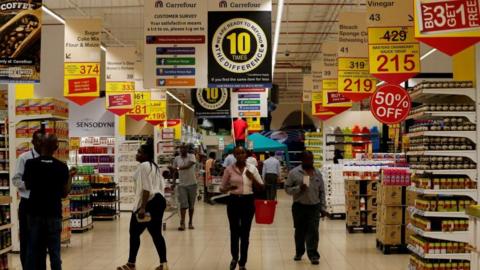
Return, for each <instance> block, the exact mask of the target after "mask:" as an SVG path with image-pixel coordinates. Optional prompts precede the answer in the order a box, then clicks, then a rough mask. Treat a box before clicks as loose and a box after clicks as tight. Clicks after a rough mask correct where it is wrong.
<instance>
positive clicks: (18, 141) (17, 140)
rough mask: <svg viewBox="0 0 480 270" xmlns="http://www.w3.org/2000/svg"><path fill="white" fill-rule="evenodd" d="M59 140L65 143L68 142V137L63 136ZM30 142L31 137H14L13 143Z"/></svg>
mask: <svg viewBox="0 0 480 270" xmlns="http://www.w3.org/2000/svg"><path fill="white" fill-rule="evenodd" d="M58 141H59V142H66V143H69V141H68V139H65V138H61V139H60V138H59V139H58ZM31 142H32V138H15V145H17V146H18V145H20V144H22V143H31Z"/></svg>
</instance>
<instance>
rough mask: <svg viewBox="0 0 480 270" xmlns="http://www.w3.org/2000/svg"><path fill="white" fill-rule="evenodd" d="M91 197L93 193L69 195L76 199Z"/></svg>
mask: <svg viewBox="0 0 480 270" xmlns="http://www.w3.org/2000/svg"><path fill="white" fill-rule="evenodd" d="M91 195H92V193H83V194H70V195H68V197H73V198H76V197H86V196H91Z"/></svg>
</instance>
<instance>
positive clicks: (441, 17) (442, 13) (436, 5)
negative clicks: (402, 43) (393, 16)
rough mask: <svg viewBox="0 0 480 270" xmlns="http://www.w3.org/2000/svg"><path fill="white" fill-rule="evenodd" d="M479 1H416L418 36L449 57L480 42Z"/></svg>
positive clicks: (416, 36)
mask: <svg viewBox="0 0 480 270" xmlns="http://www.w3.org/2000/svg"><path fill="white" fill-rule="evenodd" d="M479 1H480V0H437V1H432V0H414V8H415V10H414V16H415V38H416V39H417V40H419V41H421V42H423V43H425V44H428V45H430V46H431V47H434V48H436V49H438V50H440V51H442V52H444V53H446V54H448V55H450V56H453V55H455V54H457V53H459V52H461V51H463V50H465V49H466V48H468V47H470V46H473V45H475V44H476V43H477V42H478V41H480V5H479Z"/></svg>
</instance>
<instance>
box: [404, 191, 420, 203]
mask: <svg viewBox="0 0 480 270" xmlns="http://www.w3.org/2000/svg"><path fill="white" fill-rule="evenodd" d="M406 197H407V205H408V206H413V205H415V200H416V199H417V197H418V195H417V193H416V192H414V191H411V190H407V196H406Z"/></svg>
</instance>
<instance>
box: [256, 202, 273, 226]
mask: <svg viewBox="0 0 480 270" xmlns="http://www.w3.org/2000/svg"><path fill="white" fill-rule="evenodd" d="M276 208H277V201H268V200H255V222H257V224H272V223H273V219H274V218H275V209H276Z"/></svg>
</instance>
